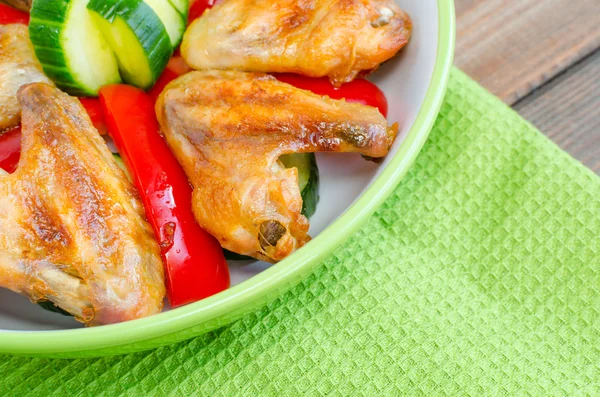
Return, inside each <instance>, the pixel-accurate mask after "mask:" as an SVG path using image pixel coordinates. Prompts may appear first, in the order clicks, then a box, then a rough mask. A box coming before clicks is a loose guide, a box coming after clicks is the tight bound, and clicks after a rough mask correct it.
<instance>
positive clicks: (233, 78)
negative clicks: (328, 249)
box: [156, 71, 397, 262]
mask: <svg viewBox="0 0 600 397" xmlns="http://www.w3.org/2000/svg"><path fill="white" fill-rule="evenodd" d="M156 111H157V115H158V119H159V121H160V125H161V129H162V131H163V133H164V134H165V137H166V140H167V142H168V143H169V146H170V147H171V149H172V150H173V152H174V153H175V156H176V157H177V158H178V160H179V162H180V163H181V164H182V165H183V168H184V169H185V172H186V173H187V175H188V178H189V180H190V181H191V183H192V185H193V186H194V193H193V197H192V201H193V210H194V214H195V216H196V219H197V220H198V222H199V224H200V225H201V226H202V227H203V228H205V229H206V230H207V231H208V232H209V233H211V234H212V235H214V236H215V237H216V238H217V239H218V240H219V241H220V243H221V245H222V246H223V247H225V248H227V249H228V250H231V251H234V252H237V253H240V254H244V255H250V256H253V257H255V258H258V259H261V260H266V261H270V262H276V261H278V260H281V259H283V258H285V257H286V256H287V255H289V254H290V253H292V252H293V251H294V250H295V249H297V248H300V247H302V246H303V245H304V244H305V243H306V242H308V241H309V239H310V237H309V236H308V234H307V233H308V226H309V224H308V220H307V219H306V218H305V217H304V215H302V214H301V210H302V198H301V196H300V190H299V188H298V173H297V169H296V168H289V169H286V168H285V167H284V166H283V165H282V164H281V162H280V161H279V156H281V155H283V154H289V153H299V152H319V151H329V152H357V153H362V154H363V155H365V156H368V157H373V158H379V157H383V156H385V155H386V154H387V153H388V150H389V148H390V146H391V145H392V143H393V141H394V138H395V137H396V133H397V125H396V124H394V125H393V126H391V127H388V125H387V122H386V120H385V118H384V117H383V116H382V115H381V113H379V111H378V110H377V109H375V108H372V107H369V106H364V105H359V104H352V103H347V102H345V101H341V100H332V99H329V98H327V97H322V96H319V95H315V94H313V93H311V92H309V91H304V90H301V89H298V88H295V87H293V86H291V85H288V84H285V83H282V82H279V81H278V80H276V79H275V78H274V77H272V76H270V75H266V74H262V73H244V72H235V71H206V72H191V73H188V74H187V75H184V76H182V77H180V78H178V79H177V80H175V81H173V82H172V83H171V84H169V85H168V86H167V87H166V89H165V90H164V91H163V93H162V95H161V96H160V98H159V100H158V102H157V104H156Z"/></svg>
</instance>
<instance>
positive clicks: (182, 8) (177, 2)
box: [169, 0, 190, 24]
mask: <svg viewBox="0 0 600 397" xmlns="http://www.w3.org/2000/svg"><path fill="white" fill-rule="evenodd" d="M169 3H171V5H172V6H173V8H175V9H176V10H177V12H179V14H181V16H182V17H183V19H185V21H186V24H187V19H188V14H189V12H190V2H189V1H188V0H169Z"/></svg>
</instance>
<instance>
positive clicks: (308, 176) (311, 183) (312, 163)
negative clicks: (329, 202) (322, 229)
mask: <svg viewBox="0 0 600 397" xmlns="http://www.w3.org/2000/svg"><path fill="white" fill-rule="evenodd" d="M279 160H280V161H281V162H282V163H283V165H284V166H285V167H286V168H293V167H296V168H297V169H298V187H299V188H300V192H301V194H302V213H303V214H304V215H305V216H306V217H307V218H308V219H310V217H312V216H313V215H314V214H315V212H316V211H317V204H318V203H319V167H317V158H316V157H315V155H314V153H297V154H287V155H284V156H281V157H280V158H279Z"/></svg>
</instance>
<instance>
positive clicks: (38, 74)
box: [0, 24, 52, 134]
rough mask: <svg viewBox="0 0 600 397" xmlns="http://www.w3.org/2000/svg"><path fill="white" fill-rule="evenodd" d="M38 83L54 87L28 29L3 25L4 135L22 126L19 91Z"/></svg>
mask: <svg viewBox="0 0 600 397" xmlns="http://www.w3.org/2000/svg"><path fill="white" fill-rule="evenodd" d="M34 82H44V83H48V84H52V82H51V81H50V80H49V79H48V78H47V77H46V76H45V75H44V72H43V71H42V66H41V65H40V63H39V62H38V60H37V58H36V56H35V53H34V52H33V47H32V46H31V42H30V41H29V33H28V31H27V26H25V25H21V24H15V25H0V134H1V133H2V131H3V130H5V129H8V128H11V127H16V126H17V125H19V122H20V121H21V107H20V106H19V102H18V100H17V91H18V89H19V88H20V87H21V86H23V85H25V84H28V83H34Z"/></svg>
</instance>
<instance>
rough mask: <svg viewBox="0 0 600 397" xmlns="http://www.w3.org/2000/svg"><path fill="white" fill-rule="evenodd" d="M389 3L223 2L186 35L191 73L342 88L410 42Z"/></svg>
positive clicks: (401, 15) (407, 28)
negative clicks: (278, 77)
mask: <svg viewBox="0 0 600 397" xmlns="http://www.w3.org/2000/svg"><path fill="white" fill-rule="evenodd" d="M411 29H412V24H411V21H410V19H409V17H408V15H407V14H406V13H405V12H404V11H402V10H401V9H400V8H399V7H398V6H397V5H396V4H395V3H394V1H393V0H283V1H276V2H273V1H270V0H225V1H223V2H221V3H218V4H217V5H216V6H215V7H214V8H213V9H210V10H207V11H205V12H204V14H203V16H202V17H201V18H198V19H197V20H196V21H195V22H194V23H192V25H191V26H190V28H189V29H188V30H187V32H186V34H185V36H184V39H183V43H182V45H181V54H182V55H183V57H184V59H185V61H186V62H187V64H188V65H190V66H191V67H192V68H193V69H238V70H245V71H249V72H292V73H299V74H303V75H306V76H311V77H321V76H329V78H330V80H331V81H332V83H334V84H335V85H341V84H342V83H345V82H348V81H351V80H352V79H354V78H355V77H356V76H357V75H358V74H361V73H362V74H365V73H368V72H370V71H372V70H374V69H376V68H377V66H378V65H379V64H380V63H382V62H384V61H386V60H388V59H390V58H391V57H393V56H394V55H395V54H396V53H397V52H398V51H399V50H400V49H401V48H402V47H404V46H405V45H406V43H407V42H408V40H409V38H410V34H411Z"/></svg>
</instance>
